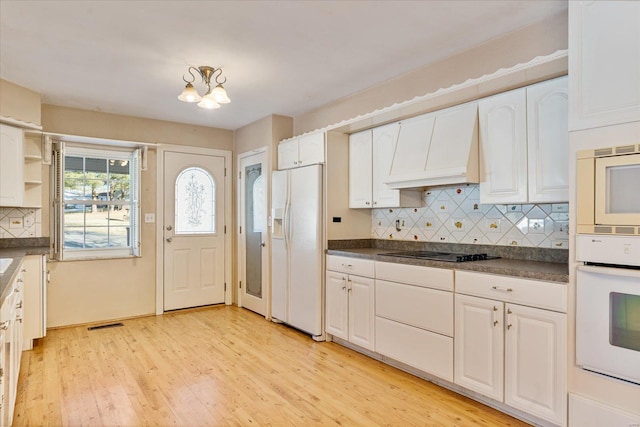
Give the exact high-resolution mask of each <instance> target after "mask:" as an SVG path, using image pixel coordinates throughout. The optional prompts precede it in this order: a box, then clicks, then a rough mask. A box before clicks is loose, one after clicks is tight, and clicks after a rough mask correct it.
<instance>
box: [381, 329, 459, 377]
mask: <svg viewBox="0 0 640 427" xmlns="http://www.w3.org/2000/svg"><path fill="white" fill-rule="evenodd" d="M375 331H376V333H375V334H376V339H375V342H376V352H378V353H380V354H382V355H384V356H388V357H390V358H392V359H394V360H397V361H398V362H402V363H406V364H407V365H410V366H413V367H414V368H417V369H420V370H421V371H424V372H427V373H429V374H432V375H435V376H437V377H440V378H443V379H445V380H447V381H453V338H449V337H445V336H443V335H439V334H435V333H433V332H429V331H425V330H424V329H420V328H414V327H413V326H409V325H405V324H403V323H398V322H394V321H392V320H388V319H384V318H382V317H376V326H375Z"/></svg>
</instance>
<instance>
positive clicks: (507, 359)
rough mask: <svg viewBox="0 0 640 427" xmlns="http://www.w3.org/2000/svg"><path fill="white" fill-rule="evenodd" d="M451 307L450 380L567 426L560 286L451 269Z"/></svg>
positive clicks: (563, 309)
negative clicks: (453, 275)
mask: <svg viewBox="0 0 640 427" xmlns="http://www.w3.org/2000/svg"><path fill="white" fill-rule="evenodd" d="M561 293H562V294H564V295H561ZM514 302H518V304H516V303H514ZM455 307H456V331H455V340H454V341H455V380H454V382H455V383H456V384H459V385H461V386H463V387H465V388H468V389H470V390H473V391H476V392H478V393H481V394H483V395H485V396H488V397H490V398H492V399H495V400H498V401H502V402H504V403H506V404H507V405H510V406H512V407H514V408H517V409H520V410H522V411H524V412H526V413H528V414H531V415H534V416H536V417H539V418H541V419H544V420H546V421H549V422H552V423H554V424H558V425H565V424H566V413H567V407H566V400H567V379H566V376H567V372H566V354H567V353H566V348H567V336H566V314H565V312H566V285H564V284H560V283H552V282H541V281H534V280H530V279H520V278H511V277H506V276H495V275H490V274H481V273H473V272H469V271H457V272H456V296H455ZM540 307H543V308H540ZM547 308H552V309H557V310H559V311H561V312H557V311H552V310H549V309H547Z"/></svg>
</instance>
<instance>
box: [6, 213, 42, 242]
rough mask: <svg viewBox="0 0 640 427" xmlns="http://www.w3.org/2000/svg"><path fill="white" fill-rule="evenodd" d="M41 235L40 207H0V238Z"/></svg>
mask: <svg viewBox="0 0 640 427" xmlns="http://www.w3.org/2000/svg"><path fill="white" fill-rule="evenodd" d="M25 237H42V209H35V208H0V239H11V238H25Z"/></svg>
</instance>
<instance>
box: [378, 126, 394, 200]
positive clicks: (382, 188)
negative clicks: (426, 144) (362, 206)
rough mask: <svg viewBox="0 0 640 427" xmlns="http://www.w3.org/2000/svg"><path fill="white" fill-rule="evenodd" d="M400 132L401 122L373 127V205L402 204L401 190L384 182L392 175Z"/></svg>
mask: <svg viewBox="0 0 640 427" xmlns="http://www.w3.org/2000/svg"><path fill="white" fill-rule="evenodd" d="M399 133H400V123H391V124H388V125H385V126H380V127H377V128H375V129H373V207H374V208H393V207H398V206H400V190H393V189H391V188H389V186H388V185H386V184H385V183H384V182H385V181H386V180H387V179H388V178H389V177H390V174H391V164H392V162H393V156H394V154H395V150H396V144H397V142H398V135H399Z"/></svg>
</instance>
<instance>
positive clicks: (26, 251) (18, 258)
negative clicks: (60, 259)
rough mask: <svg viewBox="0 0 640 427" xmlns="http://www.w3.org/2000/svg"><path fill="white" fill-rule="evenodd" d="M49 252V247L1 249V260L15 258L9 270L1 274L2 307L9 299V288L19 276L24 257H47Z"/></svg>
mask: <svg viewBox="0 0 640 427" xmlns="http://www.w3.org/2000/svg"><path fill="white" fill-rule="evenodd" d="M49 251H50V248H49V246H31V247H24V248H5V249H0V258H13V262H12V263H11V265H9V268H7V270H6V271H5V272H4V273H3V274H0V305H2V303H3V302H4V300H5V298H6V297H7V295H5V293H6V290H7V287H8V286H9V283H11V282H13V281H14V280H15V278H16V276H17V275H18V271H19V270H20V266H21V265H22V260H23V259H24V257H25V256H28V255H46V254H48V253H49Z"/></svg>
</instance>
